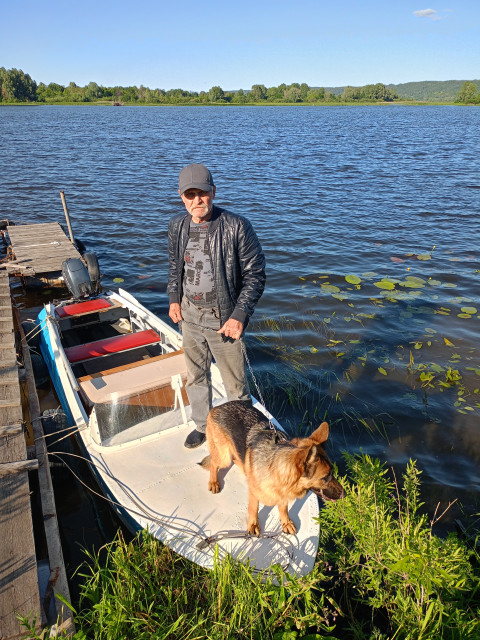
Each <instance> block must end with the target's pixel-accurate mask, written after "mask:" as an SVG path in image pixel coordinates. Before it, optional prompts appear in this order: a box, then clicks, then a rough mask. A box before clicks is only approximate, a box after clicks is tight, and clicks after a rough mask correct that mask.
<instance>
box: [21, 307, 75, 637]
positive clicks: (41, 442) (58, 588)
mask: <svg viewBox="0 0 480 640" xmlns="http://www.w3.org/2000/svg"><path fill="white" fill-rule="evenodd" d="M14 313H15V318H16V322H17V326H18V328H19V333H20V339H21V344H22V355H23V363H24V367H25V371H26V379H27V388H28V398H29V407H30V416H31V422H32V427H33V434H34V438H35V451H36V456H37V459H38V462H39V467H38V482H39V486H40V497H41V503H42V513H43V522H44V528H45V537H46V541H47V548H48V560H49V564H50V583H51V586H52V588H53V590H54V594H57V593H59V594H60V595H61V596H62V597H63V598H64V599H65V600H66V601H67V602H70V601H71V599H70V592H69V588H68V582H67V573H66V570H65V564H64V560H63V552H62V544H61V541H60V530H59V528H58V520H57V510H56V505H55V496H54V493H53V485H52V478H51V475H50V467H49V463H48V454H47V447H46V444H45V439H44V437H43V435H44V434H43V430H42V422H41V414H40V403H39V400H38V396H37V391H36V388H35V378H34V375H33V367H32V361H31V358H30V350H29V348H28V343H27V340H26V338H25V332H24V331H23V327H22V325H21V323H20V317H19V313H18V309H15V311H14ZM55 607H56V611H57V615H58V616H59V620H60V622H62V625H61V626H62V631H63V632H65V633H66V634H72V635H73V633H75V625H74V622H73V615H72V612H71V611H70V609H69V608H68V607H66V606H65V605H64V604H63V602H62V601H61V600H59V598H57V597H56V595H55ZM59 626H60V625H59Z"/></svg>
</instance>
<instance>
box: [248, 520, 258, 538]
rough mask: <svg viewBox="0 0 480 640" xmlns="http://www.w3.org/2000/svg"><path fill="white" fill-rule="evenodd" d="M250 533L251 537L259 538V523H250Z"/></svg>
mask: <svg viewBox="0 0 480 640" xmlns="http://www.w3.org/2000/svg"><path fill="white" fill-rule="evenodd" d="M248 533H249V534H250V535H251V536H259V535H260V525H259V524H258V522H249V523H248Z"/></svg>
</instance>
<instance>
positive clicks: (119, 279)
mask: <svg viewBox="0 0 480 640" xmlns="http://www.w3.org/2000/svg"><path fill="white" fill-rule="evenodd" d="M113 282H125V280H124V279H123V278H114V279H113Z"/></svg>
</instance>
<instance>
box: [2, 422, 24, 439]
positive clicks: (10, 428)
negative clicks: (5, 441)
mask: <svg viewBox="0 0 480 640" xmlns="http://www.w3.org/2000/svg"><path fill="white" fill-rule="evenodd" d="M20 433H23V424H21V423H19V424H9V425H6V426H5V427H0V438H3V437H4V436H18V435H19V434H20Z"/></svg>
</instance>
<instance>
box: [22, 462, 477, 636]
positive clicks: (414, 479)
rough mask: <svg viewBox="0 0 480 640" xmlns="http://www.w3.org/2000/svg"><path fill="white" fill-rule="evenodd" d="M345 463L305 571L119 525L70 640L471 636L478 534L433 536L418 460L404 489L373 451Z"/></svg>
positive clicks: (90, 556)
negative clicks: (241, 559)
mask: <svg viewBox="0 0 480 640" xmlns="http://www.w3.org/2000/svg"><path fill="white" fill-rule="evenodd" d="M346 467H347V475H346V476H345V478H343V480H342V482H343V485H344V487H345V490H346V497H345V499H344V500H342V501H339V502H337V503H327V504H326V505H325V507H324V508H323V510H322V511H321V512H320V516H319V524H320V549H319V553H318V557H317V562H316V565H315V567H314V569H313V571H312V572H311V573H310V574H309V575H308V576H306V577H303V578H297V577H291V576H289V575H286V574H285V573H284V572H283V571H282V569H281V568H280V567H278V566H277V567H274V568H273V574H272V573H271V572H269V573H266V574H265V575H264V576H260V575H257V574H255V573H253V572H252V570H251V569H250V568H249V567H248V566H245V565H243V564H241V563H237V562H235V561H233V560H232V559H231V558H229V557H226V558H225V559H223V560H221V561H220V560H219V559H218V558H217V559H216V563H215V568H214V570H213V571H207V570H205V569H202V568H201V567H199V566H197V565H195V564H193V563H191V562H189V561H187V560H185V559H183V558H181V557H180V556H178V555H176V554H175V553H174V552H173V551H171V550H170V549H169V548H168V547H165V546H164V545H162V544H161V543H160V542H159V541H158V540H156V539H155V538H153V537H152V536H150V535H149V534H148V533H146V532H144V533H143V534H141V535H139V536H137V537H136V538H135V539H134V540H133V541H131V542H128V541H126V540H125V539H124V538H123V536H122V535H121V534H120V533H119V534H118V536H117V538H116V539H115V540H114V541H113V542H111V543H109V544H107V545H105V547H104V548H103V549H101V550H100V551H99V552H96V553H90V552H86V561H85V563H84V565H83V566H82V567H81V568H80V569H79V575H80V577H81V578H82V580H83V584H82V587H81V600H80V603H79V612H78V613H76V614H75V619H76V624H77V629H79V631H77V634H76V636H75V638H76V640H90V639H92V640H127V639H128V640H130V639H131V640H134V639H135V640H147V639H148V640H157V639H158V640H160V639H162V640H200V639H208V640H230V639H232V640H234V639H250V640H327V639H329V640H478V638H480V554H479V553H478V551H477V547H476V544H475V541H471V544H470V545H469V544H467V542H466V541H463V540H461V539H460V538H459V537H458V536H457V535H456V534H454V533H451V534H450V535H448V537H447V538H445V539H442V538H440V537H438V536H436V535H435V534H434V532H433V527H434V524H435V522H436V519H437V517H436V516H434V518H433V519H432V520H429V519H428V517H427V515H426V514H424V513H422V502H421V499H420V488H421V487H420V472H419V471H418V470H417V468H416V466H415V464H414V463H412V462H411V463H410V464H409V465H408V466H407V468H406V470H405V473H404V475H403V484H402V486H400V485H399V483H398V481H397V479H396V478H395V476H394V475H392V474H390V473H389V472H388V470H387V469H386V468H385V467H384V465H382V464H381V463H380V462H379V461H378V460H374V459H372V458H370V457H369V456H347V457H346ZM25 625H26V627H27V628H28V629H29V635H28V637H29V638H39V637H41V636H36V635H35V634H34V631H33V628H34V627H33V625H31V624H30V625H28V624H27V622H26V621H25ZM52 637H55V635H53V636H52Z"/></svg>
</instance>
